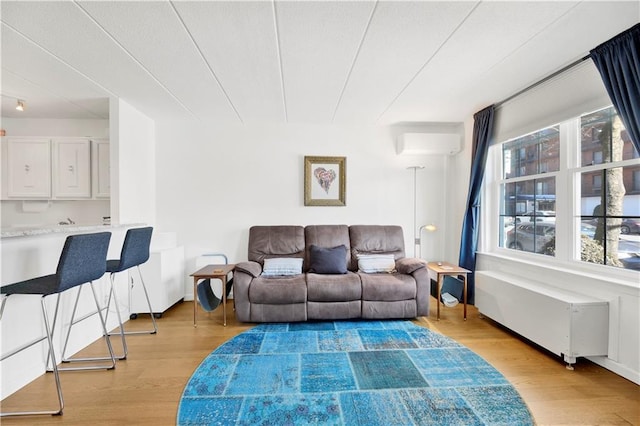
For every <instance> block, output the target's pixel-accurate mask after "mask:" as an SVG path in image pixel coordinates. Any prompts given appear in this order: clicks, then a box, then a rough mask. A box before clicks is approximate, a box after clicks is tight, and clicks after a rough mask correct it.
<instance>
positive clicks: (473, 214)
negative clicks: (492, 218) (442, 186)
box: [458, 105, 495, 304]
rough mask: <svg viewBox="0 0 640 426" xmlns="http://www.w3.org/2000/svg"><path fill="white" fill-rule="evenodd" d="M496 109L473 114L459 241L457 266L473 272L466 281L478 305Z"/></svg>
mask: <svg viewBox="0 0 640 426" xmlns="http://www.w3.org/2000/svg"><path fill="white" fill-rule="evenodd" d="M494 112H495V106H494V105H491V106H489V107H487V108H485V109H483V110H482V111H478V112H477V113H475V114H474V116H473V120H474V124H473V147H472V149H473V152H472V154H471V176H470V178H469V195H468V197H467V210H466V212H465V215H464V220H463V222H462V237H461V241H460V258H459V260H458V263H459V265H460V266H462V267H463V268H465V269H468V270H470V271H471V274H469V276H468V281H467V299H468V302H469V303H471V304H473V303H474V301H475V293H476V292H475V274H474V272H475V269H476V250H477V248H478V231H479V219H480V189H481V187H482V179H483V178H484V169H485V165H486V164H487V152H488V151H489V146H490V145H491V138H492V136H493V117H494Z"/></svg>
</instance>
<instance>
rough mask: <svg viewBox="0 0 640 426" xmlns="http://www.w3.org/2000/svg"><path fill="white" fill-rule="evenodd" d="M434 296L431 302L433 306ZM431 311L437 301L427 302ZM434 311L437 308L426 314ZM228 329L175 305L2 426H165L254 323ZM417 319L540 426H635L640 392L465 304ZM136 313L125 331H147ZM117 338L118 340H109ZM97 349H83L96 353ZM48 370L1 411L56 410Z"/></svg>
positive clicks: (217, 315) (49, 402)
mask: <svg viewBox="0 0 640 426" xmlns="http://www.w3.org/2000/svg"><path fill="white" fill-rule="evenodd" d="M433 303H435V300H434V299H432V305H433ZM434 306H435V305H434ZM432 311H435V309H432ZM227 314H228V316H229V321H228V326H227V327H226V328H225V327H223V326H222V309H220V308H218V309H217V310H216V311H214V312H213V313H210V314H207V313H204V312H200V314H199V323H198V327H197V328H194V327H193V304H192V302H184V303H179V304H178V305H176V306H174V307H173V308H171V309H170V310H168V311H167V312H165V314H164V315H163V317H162V318H161V319H159V320H158V327H159V332H158V334H156V335H141V336H130V337H129V339H128V340H127V342H128V344H129V357H128V359H127V360H125V361H119V362H118V365H117V368H116V369H114V370H111V371H95V372H65V373H61V376H62V378H61V380H62V386H63V393H64V399H65V410H64V414H63V415H62V416H39V417H28V418H3V419H2V422H1V423H2V425H6V426H10V425H14V424H21V425H26V424H28V425H41V424H65V425H124V424H130V425H172V424H175V420H176V414H177V409H178V403H179V401H180V396H181V394H182V391H183V389H184V386H185V384H186V382H187V380H188V379H189V377H190V376H191V374H192V373H193V371H194V369H195V368H196V367H197V366H198V365H199V364H200V362H201V361H202V360H203V359H204V357H205V356H206V355H207V354H209V353H210V352H211V351H212V350H214V349H215V348H216V347H217V346H218V345H220V344H221V343H222V342H224V341H226V340H228V339H230V338H231V337H233V336H235V335H236V334H238V333H241V332H242V331H244V330H247V329H248V328H250V327H251V326H252V324H243V323H239V322H236V321H235V319H234V318H233V317H234V315H233V312H232V310H231V305H229V309H228V312H227ZM417 322H418V323H419V324H420V325H422V326H424V327H427V328H429V329H432V330H434V331H438V332H440V333H443V334H445V335H447V336H449V337H451V338H453V339H455V340H457V341H458V342H460V343H462V344H463V345H465V346H467V347H468V348H470V349H471V350H473V351H474V352H476V353H477V354H479V355H480V356H482V357H483V358H484V359H485V360H487V361H488V362H489V363H491V364H492V365H493V366H494V367H495V368H496V369H498V370H499V371H500V372H501V373H502V374H503V375H504V376H505V377H506V378H507V379H508V380H509V381H510V382H511V383H512V384H513V385H514V386H515V387H516V388H517V390H518V392H519V393H520V395H522V397H523V398H524V400H525V402H526V403H527V405H528V406H529V409H530V410H531V412H532V414H533V416H534V418H535V420H536V422H537V424H539V425H640V387H639V386H638V385H636V384H634V383H632V382H630V381H628V380H626V379H623V378H621V377H619V376H617V375H615V374H613V373H611V372H609V371H608V370H605V369H603V368H601V367H599V366H597V365H595V364H592V363H591V362H589V361H587V360H584V359H579V360H578V363H577V364H576V368H575V370H574V371H569V370H567V369H566V368H565V367H564V364H563V362H562V360H561V359H560V358H559V357H556V356H555V355H553V354H549V353H548V352H546V351H544V350H542V349H540V348H538V347H535V346H534V345H532V344H530V343H526V342H525V341H523V340H521V339H519V338H517V337H516V336H514V335H513V334H511V333H510V332H508V331H506V330H505V329H503V328H502V327H500V326H498V325H496V324H495V323H493V322H492V321H491V320H488V319H481V318H480V317H479V315H478V311H477V310H476V309H475V308H474V307H471V306H470V307H469V319H468V321H466V322H465V321H463V320H462V306H461V305H458V306H457V307H455V308H443V310H442V316H441V320H440V321H436V320H435V312H433V313H432V315H431V316H429V318H420V319H419V320H417ZM149 324H150V319H149V317H148V316H146V315H143V316H141V317H140V318H139V319H137V320H134V321H129V323H128V324H127V325H126V327H127V328H128V329H136V328H138V329H140V328H145V327H147V328H148V327H149ZM114 342H115V339H114ZM103 346H104V344H103V343H102V342H99V343H94V344H93V345H91V346H90V347H89V348H87V350H86V351H85V352H86V353H92V352H95V351H96V350H103ZM55 401H56V400H55V388H54V381H53V375H52V374H45V375H43V376H42V377H40V378H38V379H37V380H35V381H34V382H33V383H31V384H30V385H28V386H26V387H25V388H23V389H21V390H20V391H18V392H16V393H15V394H13V395H11V396H10V397H8V398H6V400H4V401H2V411H11V410H14V409H33V408H34V405H35V408H43V405H44V407H55V404H56V402H55Z"/></svg>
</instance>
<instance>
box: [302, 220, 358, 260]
mask: <svg viewBox="0 0 640 426" xmlns="http://www.w3.org/2000/svg"><path fill="white" fill-rule="evenodd" d="M304 238H305V242H306V244H307V247H306V249H307V250H306V253H305V258H304V259H305V261H304V264H303V265H302V267H303V268H304V270H305V271H308V270H309V267H310V265H311V246H312V245H314V246H316V247H323V248H333V247H338V246H342V245H343V246H345V247H346V248H347V250H346V253H345V261H346V263H347V269H351V243H350V241H349V227H348V226H347V225H309V226H307V227H305V228H304Z"/></svg>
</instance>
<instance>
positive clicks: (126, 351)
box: [105, 274, 129, 360]
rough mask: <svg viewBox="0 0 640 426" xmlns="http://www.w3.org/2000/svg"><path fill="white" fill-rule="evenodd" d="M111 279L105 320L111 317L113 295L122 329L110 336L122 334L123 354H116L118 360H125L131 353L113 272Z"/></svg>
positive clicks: (119, 324)
mask: <svg viewBox="0 0 640 426" xmlns="http://www.w3.org/2000/svg"><path fill="white" fill-rule="evenodd" d="M109 278H110V281H111V289H110V290H109V298H108V299H107V307H106V309H107V313H106V314H105V322H106V320H107V318H108V317H109V312H110V308H111V297H113V303H114V305H115V308H116V315H117V317H118V326H119V328H118V330H120V331H119V332H117V333H113V332H112V333H109V336H113V335H116V334H117V335H120V340H121V341H122V355H116V359H118V360H123V359H127V355H128V354H129V348H128V347H127V339H126V338H125V334H126V333H123V332H122V330H124V325H123V324H122V315H121V314H120V305H119V304H118V293H117V292H116V286H115V283H114V280H113V278H114V275H113V274H111V275H110V277H109Z"/></svg>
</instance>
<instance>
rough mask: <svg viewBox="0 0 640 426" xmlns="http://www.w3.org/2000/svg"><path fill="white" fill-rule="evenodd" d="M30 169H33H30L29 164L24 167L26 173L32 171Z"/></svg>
mask: <svg viewBox="0 0 640 426" xmlns="http://www.w3.org/2000/svg"><path fill="white" fill-rule="evenodd" d="M30 169H31V167H30V166H29V165H28V164H25V165H24V171H25V172H28V171H30Z"/></svg>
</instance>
